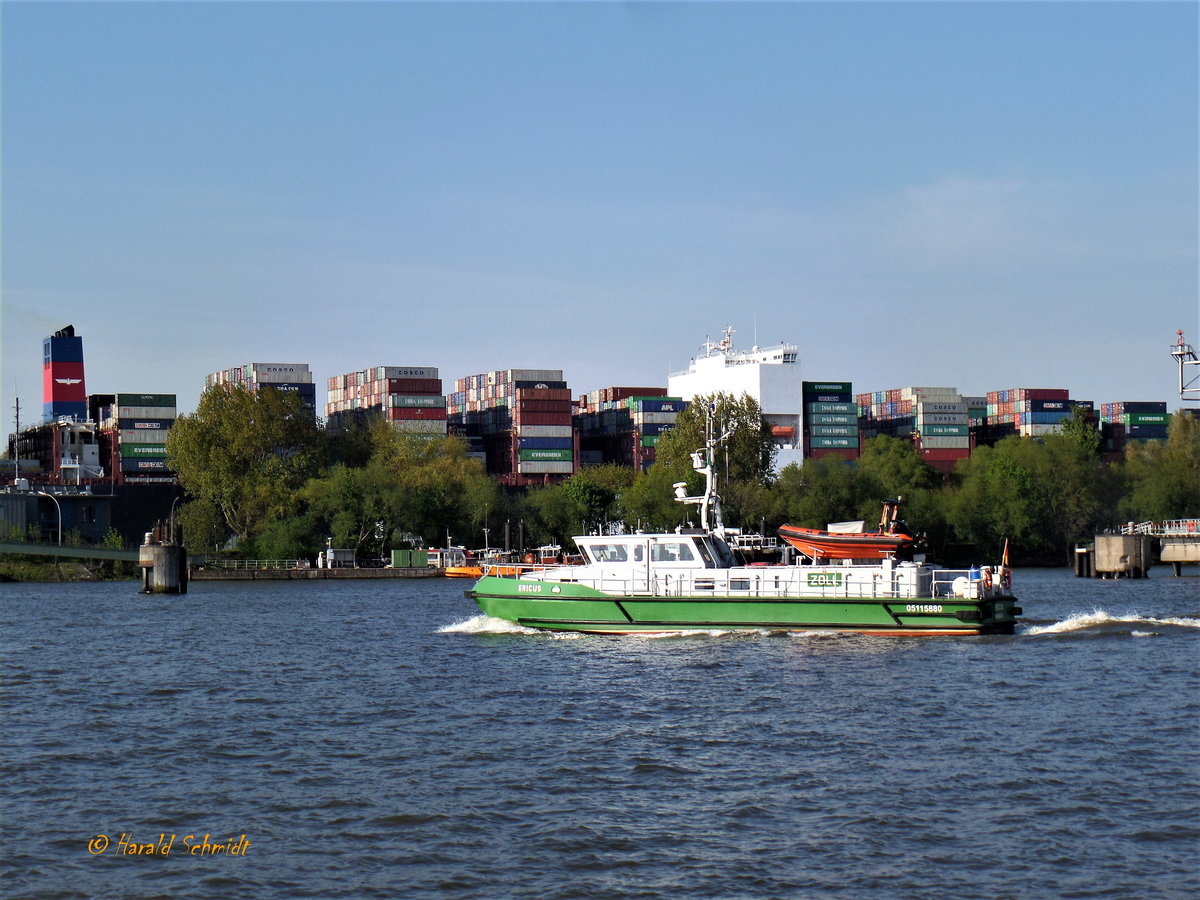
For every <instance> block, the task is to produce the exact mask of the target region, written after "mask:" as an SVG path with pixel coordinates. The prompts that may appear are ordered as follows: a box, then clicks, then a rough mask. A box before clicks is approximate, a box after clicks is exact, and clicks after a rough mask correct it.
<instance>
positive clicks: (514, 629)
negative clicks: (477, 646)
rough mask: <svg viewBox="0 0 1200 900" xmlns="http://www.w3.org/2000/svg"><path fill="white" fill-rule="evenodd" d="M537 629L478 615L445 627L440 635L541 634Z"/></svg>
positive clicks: (439, 630) (439, 632)
mask: <svg viewBox="0 0 1200 900" xmlns="http://www.w3.org/2000/svg"><path fill="white" fill-rule="evenodd" d="M540 633H541V632H539V631H538V629H536V628H526V627H525V626H524V625H518V624H517V623H516V622H510V621H508V620H507V619H497V618H496V617H494V616H484V615H478V616H473V617H472V618H470V619H463V620H461V621H459V622H455V623H453V624H452V625H443V626H442V627H441V628H439V629H438V634H540Z"/></svg>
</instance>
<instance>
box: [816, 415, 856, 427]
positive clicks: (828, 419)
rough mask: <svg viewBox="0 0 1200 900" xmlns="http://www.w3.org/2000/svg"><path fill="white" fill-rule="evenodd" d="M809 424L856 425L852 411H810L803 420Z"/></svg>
mask: <svg viewBox="0 0 1200 900" xmlns="http://www.w3.org/2000/svg"><path fill="white" fill-rule="evenodd" d="M804 421H805V422H807V423H808V424H809V425H853V426H854V427H855V428H857V427H858V416H857V415H855V414H854V413H810V414H809V415H808V416H807V417H806V418H805V420H804Z"/></svg>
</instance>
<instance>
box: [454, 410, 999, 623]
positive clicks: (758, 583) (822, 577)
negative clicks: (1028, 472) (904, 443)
mask: <svg viewBox="0 0 1200 900" xmlns="http://www.w3.org/2000/svg"><path fill="white" fill-rule="evenodd" d="M710 434H711V427H710ZM712 449H713V442H712V440H711V438H709V440H708V441H707V442H706V448H705V450H703V451H698V452H696V453H694V454H692V459H693V465H694V468H695V469H696V470H697V471H698V472H700V473H702V474H703V475H704V476H705V491H704V494H703V495H701V496H698V497H689V496H686V484H684V483H682V482H681V483H680V484H677V485H676V486H675V490H676V499H677V500H679V501H680V502H682V503H687V504H694V505H696V506H698V507H699V510H700V523H701V527H700V528H699V529H694V530H693V529H689V530H686V531H685V530H682V529H680V530H677V531H675V532H663V533H658V534H629V535H588V536H579V537H576V538H575V543H576V545H577V546H578V547H579V550H580V551H581V552H582V554H583V557H584V563H583V565H575V566H550V567H547V568H543V569H538V570H530V571H522V572H518V573H516V574H512V575H509V574H500V573H497V572H488V573H486V574H485V575H484V577H482V578H481V579H480V580H479V581H478V583H477V584H476V585H475V587H474V589H473V590H471V591H469V592H467V596H468V597H471V598H473V599H474V600H475V601H476V602H477V603H478V604H479V607H480V608H481V609H482V610H483V611H484V612H485V613H486V614H487V615H489V616H494V617H496V618H500V619H505V620H507V621H510V622H515V623H517V624H518V625H523V626H526V627H530V628H544V629H552V630H559V631H583V632H597V633H615V634H632V633H658V632H668V631H685V632H686V631H708V630H715V629H721V630H730V629H732V630H759V629H770V630H788V631H850V632H862V633H869V634H884V635H922V634H1011V633H1012V632H1013V629H1014V625H1015V622H1016V617H1017V616H1018V615H1020V614H1021V609H1020V608H1019V607H1018V606H1017V605H1016V598H1015V597H1014V596H1013V594H1012V588H1011V570H1010V569H1009V567H1008V545H1007V543H1006V544H1005V548H1004V554H1003V558H1002V561H1001V563H1000V564H999V565H997V566H995V567H992V566H985V567H982V568H972V569H970V570H966V569H964V570H950V569H943V568H941V567H940V566H937V565H932V564H929V563H926V562H924V561H916V560H914V559H913V558H911V557H910V558H909V559H903V558H900V557H901V556H908V555H909V553H908V552H906V551H907V550H908V549H910V548H911V547H912V543H913V540H912V536H911V535H898V534H883V533H882V531H883V529H882V528H881V532H879V533H872V534H863V533H859V534H857V535H853V533H847V534H849V535H850V536H849V537H847V538H845V539H844V540H845V541H846V542H845V543H838V541H841V540H843V539H842V538H838V537H833V536H834V535H837V534H839V533H838V532H836V531H824V532H819V531H817V530H815V529H814V530H805V529H793V528H791V527H790V526H785V528H786V529H788V530H787V531H785V529H784V528H781V529H780V534H781V536H783V537H784V539H785V540H788V541H789V542H790V543H792V544H793V546H798V545H797V544H796V543H795V541H797V540H801V538H800V537H799V536H798V535H799V533H800V532H806V533H809V534H812V535H814V537H811V538H803V540H806V541H816V540H817V538H818V537H820V539H821V540H822V541H825V543H822V544H817V543H811V544H810V549H812V550H813V551H814V552H811V553H810V552H809V551H808V550H803V548H801V549H802V553H803V554H804V555H802V556H801V557H800V559H799V561H798V562H796V563H793V564H790V565H744V564H742V563H740V562H739V560H738V559H737V558H736V556H735V555H734V553H733V551H732V550H731V549H730V547H729V544H728V543H727V542H726V540H725V528H724V525H723V524H722V522H721V513H720V501H719V497H718V496H717V494H716V492H715V490H714V480H713V472H712V466H711V460H712ZM891 502H893V503H895V502H896V501H891ZM710 514H711V515H712V517H713V520H714V521H713V525H712V527H710V525H709V518H710ZM885 518H888V519H889V521H890V522H892V523H895V521H896V519H895V508H894V507H892V508H891V509H890V511H889V508H888V507H887V506H885ZM789 535H790V536H789ZM822 536H824V537H822ZM884 538H887V539H889V541H891V540H893V539H894V540H895V543H885V541H884V540H883V539H884ZM900 538H907V541H906V542H905V541H902V540H900Z"/></svg>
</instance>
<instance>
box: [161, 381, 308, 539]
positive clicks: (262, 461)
mask: <svg viewBox="0 0 1200 900" xmlns="http://www.w3.org/2000/svg"><path fill="white" fill-rule="evenodd" d="M321 450H322V436H321V429H320V427H319V426H318V424H317V422H316V420H315V419H314V418H313V414H312V410H310V409H309V408H308V406H307V405H306V404H305V403H304V401H303V400H302V399H301V397H300V395H299V394H297V393H294V392H290V391H277V390H275V389H273V388H264V389H263V390H261V391H258V392H257V393H255V392H251V391H249V390H247V389H246V388H244V387H241V386H240V385H232V384H224V385H217V386H216V387H213V388H210V389H209V390H207V391H205V392H204V394H203V395H202V396H201V398H200V403H199V405H198V407H197V409H196V412H194V413H191V414H187V415H183V416H180V417H179V418H178V419H177V420H176V421H175V424H174V425H173V426H172V428H171V430H170V432H169V433H168V435H167V461H168V465H170V467H171V468H172V469H173V470H174V471H175V472H176V473H177V474H178V475H179V480H180V482H181V483H182V484H183V486H184V487H185V488H186V489H187V491H188V493H189V494H190V495H191V496H192V497H195V498H199V499H201V500H205V501H207V502H208V503H211V504H212V505H213V506H214V507H215V508H216V509H218V510H220V512H221V515H222V516H223V517H224V519H225V524H226V525H227V527H228V528H229V530H230V532H232V533H233V534H235V535H237V536H238V537H240V538H245V537H248V536H249V535H251V534H252V533H253V532H255V531H256V530H257V529H259V528H261V527H264V526H265V524H266V523H267V522H268V521H270V520H272V519H281V518H285V517H287V516H288V515H290V514H292V513H293V512H294V501H295V493H296V491H297V490H299V488H300V487H302V486H303V484H304V483H305V481H307V480H308V479H309V478H310V477H312V476H313V475H314V474H316V472H317V471H318V468H319V465H320V461H321V459H320V457H321Z"/></svg>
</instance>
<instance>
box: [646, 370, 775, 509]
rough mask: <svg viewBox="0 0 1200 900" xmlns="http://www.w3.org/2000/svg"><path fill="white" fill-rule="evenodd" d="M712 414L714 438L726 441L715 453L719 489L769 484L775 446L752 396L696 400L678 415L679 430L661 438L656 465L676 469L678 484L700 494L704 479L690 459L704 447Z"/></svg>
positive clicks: (724, 396)
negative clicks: (733, 484) (738, 484)
mask: <svg viewBox="0 0 1200 900" xmlns="http://www.w3.org/2000/svg"><path fill="white" fill-rule="evenodd" d="M710 411H711V414H712V417H711V421H712V429H713V436H714V437H715V438H720V437H722V436H724V437H725V439H724V440H722V441H720V442H719V443H718V444H717V447H716V450H715V452H714V454H713V460H712V462H713V472H714V473H715V474H716V476H717V480H718V485H721V484H729V483H730V482H734V481H757V482H761V483H766V482H767V481H768V480H769V479H770V476H771V467H772V465H773V463H774V461H775V442H774V441H773V440H772V439H771V428H770V426H769V425H768V424H767V422H766V419H764V418H763V415H762V408H761V407H760V406H759V405H758V401H757V400H755V399H754V398H753V397H751V396H750V395H749V394H742V396H741V397H733V396H731V395H729V394H721V393H718V394H710V395H706V396H700V397H696V398H695V399H694V400H692V402H691V403H690V404H688V407H687V409H685V410H684V411H683V412H681V413H680V414H679V416H678V417H677V418H676V421H675V427H674V428H673V429H672V430H670V431H668V432H667V433H666V434H664V435H663V436H662V437H660V438H659V439H658V445H657V453H656V459H655V463H654V465H655V466H663V467H665V468H667V469H669V470H671V472H672V474H673V475H674V480H675V481H687V482H688V483H689V484H690V485H691V486H692V487H693V489H696V490H699V489H700V486H701V485H702V484H703V478H702V477H701V476H699V475H698V474H697V473H696V472H695V471H694V469H693V468H692V458H691V455H692V454H693V453H695V452H696V451H697V450H701V449H703V448H704V446H705V431H706V428H707V427H708V423H709V413H710Z"/></svg>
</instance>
